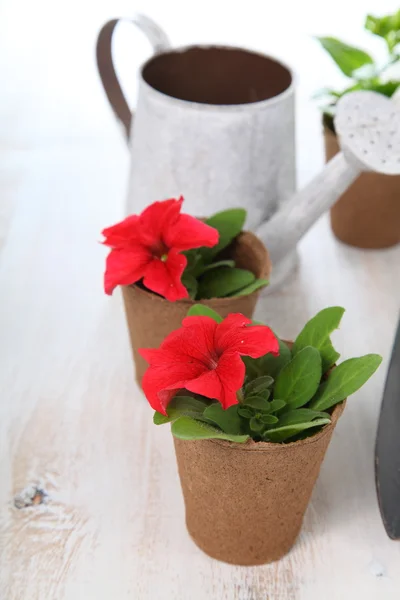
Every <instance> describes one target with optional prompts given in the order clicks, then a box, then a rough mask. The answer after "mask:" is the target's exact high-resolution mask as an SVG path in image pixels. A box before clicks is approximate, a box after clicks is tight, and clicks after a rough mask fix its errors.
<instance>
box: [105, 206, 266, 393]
mask: <svg viewBox="0 0 400 600" xmlns="http://www.w3.org/2000/svg"><path fill="white" fill-rule="evenodd" d="M182 203H183V198H179V199H178V200H175V199H170V200H165V201H162V202H154V203H153V204H152V205H150V206H149V207H148V208H146V209H145V210H144V211H143V212H142V213H141V214H140V215H131V216H130V217H128V218H126V219H125V220H123V221H122V222H121V223H118V224H117V225H113V226H112V227H108V228H107V229H104V231H103V235H104V238H105V240H104V242H103V243H104V244H105V245H106V246H109V247H110V248H111V251H110V253H109V255H108V257H107V260H106V271H105V276H104V288H105V292H106V293H107V294H111V293H112V292H113V290H114V289H115V287H116V286H118V285H120V286H122V293H123V298H124V304H125V312H126V318H127V322H128V328H129V334H130V339H131V344H132V350H133V357H134V362H135V365H136V378H137V380H138V382H139V383H140V382H141V380H142V377H143V373H144V371H145V369H146V367H147V365H146V362H145V361H144V360H143V358H142V357H141V356H140V354H139V353H138V348H140V347H142V346H158V345H159V344H160V343H161V341H162V340H163V339H164V337H165V336H166V335H168V334H169V333H170V332H171V331H173V330H174V329H177V328H178V327H179V326H180V324H181V322H182V319H183V318H184V317H185V316H186V314H187V311H188V309H189V308H190V307H191V306H193V305H194V304H195V303H196V302H201V303H204V304H205V305H207V306H210V307H211V308H214V309H215V310H216V311H217V312H218V313H219V314H221V315H223V316H226V315H227V314H228V313H230V312H240V313H242V314H244V315H246V316H247V317H249V318H250V317H252V315H253V312H254V308H255V305H256V302H257V298H258V295H259V291H260V289H261V288H262V287H263V286H265V285H267V284H268V277H269V273H270V269H271V264H270V260H269V256H268V252H267V250H266V248H265V246H264V245H263V244H262V242H261V241H260V240H259V239H258V238H257V237H256V236H255V235H254V234H252V233H250V232H244V231H243V226H244V222H245V219H246V211H245V210H243V209H240V208H237V209H232V210H225V211H223V212H220V213H218V214H215V215H214V216H212V217H210V218H208V219H204V220H202V219H197V218H194V217H192V216H189V215H187V214H182V213H181V207H182Z"/></svg>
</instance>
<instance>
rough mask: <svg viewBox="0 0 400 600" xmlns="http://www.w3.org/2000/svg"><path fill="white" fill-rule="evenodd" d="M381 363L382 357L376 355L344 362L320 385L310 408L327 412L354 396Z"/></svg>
mask: <svg viewBox="0 0 400 600" xmlns="http://www.w3.org/2000/svg"><path fill="white" fill-rule="evenodd" d="M381 362H382V357H381V356H379V355H378V354H366V355H365V356H361V357H360V358H349V360H345V361H344V362H343V363H342V364H340V365H339V366H338V367H337V368H336V369H334V370H333V371H332V373H331V374H330V376H329V377H328V378H327V380H326V381H325V382H324V383H322V385H320V387H319V389H318V392H317V394H316V395H315V397H314V399H313V401H312V402H311V404H310V407H311V408H313V409H314V410H328V409H329V408H331V407H332V406H334V405H335V404H337V403H338V402H341V401H342V400H344V399H345V398H347V396H350V395H351V394H354V392H356V391H357V390H358V389H360V387H362V386H363V385H364V383H366V382H367V381H368V379H369V378H370V377H371V376H372V375H373V374H374V373H375V371H376V370H377V368H378V367H379V365H380V364H381Z"/></svg>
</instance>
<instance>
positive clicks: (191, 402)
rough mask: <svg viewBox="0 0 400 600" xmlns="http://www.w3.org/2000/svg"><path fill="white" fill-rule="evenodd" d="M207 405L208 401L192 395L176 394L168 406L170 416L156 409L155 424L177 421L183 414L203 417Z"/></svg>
mask: <svg viewBox="0 0 400 600" xmlns="http://www.w3.org/2000/svg"><path fill="white" fill-rule="evenodd" d="M206 406H207V402H205V401H203V400H198V399H197V398H193V397H192V396H175V398H172V400H171V402H170V403H169V405H168V407H167V413H168V416H166V415H162V414H161V413H159V412H157V411H156V412H155V413H154V416H153V423H154V424H155V425H163V424H164V423H170V422H171V421H175V420H176V419H179V417H182V416H187V417H196V418H197V417H201V415H202V414H203V411H204V409H205V407H206Z"/></svg>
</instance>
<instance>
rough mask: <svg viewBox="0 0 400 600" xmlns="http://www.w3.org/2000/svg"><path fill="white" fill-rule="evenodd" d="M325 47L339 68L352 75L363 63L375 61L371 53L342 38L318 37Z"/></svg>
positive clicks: (348, 75) (349, 75)
mask: <svg viewBox="0 0 400 600" xmlns="http://www.w3.org/2000/svg"><path fill="white" fill-rule="evenodd" d="M317 40H318V41H319V42H320V43H321V45H322V46H323V48H325V50H326V51H327V52H328V53H329V54H330V56H331V57H332V58H333V60H334V61H335V63H336V64H337V66H338V67H339V69H340V70H341V71H342V73H344V74H345V75H347V77H351V76H352V75H353V72H354V71H355V70H356V69H359V68H360V67H362V66H363V65H366V64H372V63H373V62H374V61H373V60H372V58H371V57H370V55H369V54H367V53H366V52H364V50H360V48H356V47H354V46H349V45H348V44H345V43H344V42H341V41H340V40H338V39H336V38H333V37H317Z"/></svg>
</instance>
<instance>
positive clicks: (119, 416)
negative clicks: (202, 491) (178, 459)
mask: <svg viewBox="0 0 400 600" xmlns="http://www.w3.org/2000/svg"><path fill="white" fill-rule="evenodd" d="M153 4H154V8H155V10H154V13H155V16H157V10H156V3H153ZM214 4H215V3H213V10H214V11H215V15H216V18H217V20H218V21H217V22H218V23H219V25H218V27H219V28H221V27H222V26H223V23H224V21H223V14H222V12H221V11H220V9H219V8H218V9H217V8H215V5H214ZM23 6H24V7H25V5H23V4H22V2H20V1H18V0H16V1H13V2H11V0H5V1H4V2H3V5H2V11H3V13H4V14H3V17H4V18H2V20H1V23H0V29H1V31H0V33H1V34H4V35H1V36H0V39H1V40H2V41H1V47H2V48H4V49H5V50H8V52H9V55H10V56H11V62H10V63H9V64H10V65H11V67H10V66H9V65H8V64H7V65H6V64H5V62H4V61H3V60H2V61H0V74H1V76H2V78H3V80H4V81H6V80H7V82H9V83H8V86H7V88H6V93H5V95H4V96H3V98H2V111H1V115H0V123H1V126H2V127H1V132H2V133H1V145H0V159H1V160H0V164H1V170H0V188H1V203H0V290H1V297H0V307H1V308H0V332H1V335H0V358H1V363H0V364H1V368H0V390H1V402H0V475H1V485H0V598H1V599H2V600H3V598H4V600H28V598H29V600H39V599H40V600H43V599H44V598H45V599H46V600H47V599H48V600H80V599H82V600H92V599H93V600H103V599H104V600H108V599H109V598H118V600H131V599H134V600H136V599H138V600H146V599H149V600H150V599H154V598H157V599H158V598H160V599H162V600H176V599H185V600H186V598H190V599H191V600H204V599H215V600H266V599H268V600H293V599H295V600H319V599H320V598H324V600H336V599H338V598H348V597H350V596H351V597H354V598H363V599H364V600H375V599H376V598H384V599H385V600H394V599H395V598H396V599H397V598H398V595H399V590H400V569H399V564H400V547H399V545H398V544H397V545H396V544H395V543H393V542H391V541H390V540H389V539H388V538H387V537H386V535H385V532H384V529H383V526H382V523H381V520H380V516H379V511H378V506H377V502H376V496H375V489H374V477H373V446H374V436H375V431H376V425H377V416H378V411H379V403H380V398H381V393H382V387H383V382H384V377H385V369H386V367H387V359H388V354H389V350H390V347H391V343H392V339H393V334H394V327H395V322H396V317H397V310H398V305H399V297H400V287H399V286H400V283H399V282H400V278H399V264H400V261H399V259H400V249H399V248H395V249H391V250H388V251H385V252H362V251H359V250H356V249H352V248H347V247H345V246H343V245H341V244H339V243H337V242H336V241H335V240H334V239H333V237H332V235H331V233H330V229H329V224H328V220H327V218H323V219H322V220H321V221H320V222H319V223H318V224H317V225H316V226H315V227H314V228H313V230H312V231H311V232H310V234H309V235H308V236H307V237H306V238H305V239H304V240H303V241H302V242H301V246H300V255H301V256H300V257H301V262H300V266H299V269H298V271H297V272H296V273H295V274H294V275H293V277H292V279H291V281H290V282H289V283H288V284H287V285H286V286H285V287H284V288H282V289H281V290H280V291H279V292H276V293H274V294H272V295H270V296H268V295H264V296H263V298H262V302H261V303H260V305H259V307H258V311H257V316H258V317H259V318H262V319H265V320H267V321H268V322H269V324H270V325H271V326H272V327H274V328H275V329H276V330H277V331H278V332H279V333H280V334H281V336H282V337H285V338H292V337H293V336H295V335H296V332H297V331H298V330H299V328H300V327H301V325H302V324H303V323H304V321H305V320H306V319H307V318H309V317H310V316H312V315H313V314H314V313H315V312H316V311H317V310H319V309H320V308H322V307H324V306H327V305H333V304H341V305H343V306H345V307H346V309H347V312H346V315H345V317H344V320H343V325H342V328H341V329H340V331H339V332H337V333H336V334H335V342H336V343H337V345H338V347H339V348H341V349H342V351H343V357H347V356H357V355H360V354H363V353H366V352H380V353H381V354H382V355H383V356H384V364H383V366H382V367H381V368H380V370H379V371H378V373H377V375H376V376H375V377H374V378H373V379H372V380H371V382H369V383H368V385H367V386H366V387H365V388H364V390H363V391H361V392H360V393H359V394H357V395H356V396H355V397H354V398H353V399H352V400H351V401H350V402H349V403H348V406H347V408H346V412H345V414H344V416H343V418H342V419H341V422H340V423H339V426H338V428H337V431H336V433H335V436H334V440H333V442H332V445H331V448H330V449H329V452H328V456H327V458H326V461H325V463H324V465H323V469H322V472H321V476H320V478H319V481H318V484H317V486H316V489H315V493H314V495H313V498H312V502H311V505H310V508H309V510H308V512H307V515H306V519H305V523H304V528H303V531H302V534H301V536H300V539H299V541H298V543H297V544H296V546H295V548H294V549H293V551H292V552H291V553H290V554H289V555H288V556H287V557H286V558H284V559H283V560H282V561H280V562H279V563H276V564H274V565H269V566H265V567H259V568H240V567H232V566H228V565H224V564H221V563H218V562H216V561H213V560H211V559H209V558H208V557H207V556H205V555H203V554H202V553H201V552H200V550H198V549H197V548H196V546H194V544H193V543H192V541H191V540H190V539H189V536H188V534H187V532H186V530H185V525H184V513H183V502H182V497H181V491H180V487H179V481H178V477H177V473H176V465H175V458H174V454H173V446H172V440H171V438H170V433H169V431H168V428H167V427H163V428H162V427H160V428H156V427H154V426H153V424H152V418H151V417H152V415H151V411H150V410H149V408H148V406H147V404H146V402H145V400H144V398H143V396H142V394H141V393H140V392H139V390H138V389H137V388H136V386H135V383H134V378H133V372H132V362H131V357H130V349H129V343H128V336H127V332H126V327H125V323H124V315H123V311H122V304H121V298H120V294H119V293H118V292H117V293H116V294H115V295H114V296H113V297H112V298H111V299H110V298H108V297H105V296H104V294H103V291H102V272H103V267H104V256H105V250H104V248H103V247H101V246H100V245H99V244H97V240H98V239H99V232H100V230H101V229H102V227H104V226H105V225H108V224H111V223H112V222H115V221H117V220H118V219H119V218H120V217H121V215H122V214H123V205H124V193H125V182H126V175H127V168H128V156H127V152H126V149H125V146H124V142H123V138H122V136H121V135H120V133H119V132H118V130H117V128H116V127H115V124H114V122H113V120H112V118H111V115H110V113H109V111H108V108H107V105H106V103H105V101H104V99H103V97H102V95H101V90H100V88H99V84H98V81H97V80H96V79H95V76H94V71H93V68H94V63H93V56H92V54H90V53H91V52H92V49H93V41H94V35H95V32H96V29H97V26H98V25H99V24H100V23H101V22H102V21H103V20H105V19H106V18H108V17H109V16H111V14H110V12H109V11H108V9H107V10H106V9H105V8H104V6H101V3H99V7H98V8H96V7H95V6H94V5H92V6H91V8H90V10H89V8H88V9H86V10H85V9H84V7H82V6H81V3H78V2H77V1H76V0H72V3H70V5H69V11H70V12H68V13H67V14H66V15H65V24H66V25H68V24H69V25H72V24H73V22H74V19H75V15H76V14H78V13H79V14H81V15H82V16H81V19H82V20H81V23H80V24H79V26H77V28H76V30H75V40H74V41H75V42H76V44H75V46H74V48H73V49H72V50H71V55H70V56H69V54H68V52H69V51H68V48H69V47H68V45H67V44H66V40H67V37H66V33H65V30H64V29H59V28H58V25H57V27H56V26H55V25H54V23H53V22H52V20H51V17H55V16H57V15H55V14H54V11H53V13H52V12H51V6H52V5H51V3H50V2H46V1H45V0H38V3H35V9H34V10H33V8H32V10H31V12H30V11H29V10H27V13H26V14H25V19H26V20H24V21H23V22H22V23H21V26H20V27H21V30H20V33H21V36H20V37H19V38H18V40H19V41H18V42H17V41H16V39H14V37H13V34H12V33H10V31H11V30H12V27H11V26H12V25H13V24H16V23H17V22H20V15H21V11H22V7H23ZM96 6H97V5H96ZM177 6H178V4H177V2H175V4H174V7H175V8H176V7H177ZM210 6H211V5H210ZM25 8H27V7H25ZM113 10H115V11H116V13H117V12H119V10H121V11H122V10H123V5H122V3H121V4H119V5H118V3H116V6H114V7H113ZM169 10H172V9H171V8H170V9H169ZM276 10H277V11H279V10H281V9H280V8H279V7H277V8H276ZM338 10H339V9H338ZM80 11H82V12H81V13H80ZM160 11H161V8H160ZM31 13H32V14H31ZM37 14H41V15H47V17H46V18H43V23H40V24H39V21H38V18H37V17H36V21H35V23H36V24H37V27H36V28H33V29H32V30H31V28H30V25H29V22H30V19H34V18H35V15H37ZM160 14H161V12H160ZM260 14H261V13H260ZM277 14H278V13H277ZM233 15H234V20H233V22H232V23H233V25H232V27H233V28H235V27H236V28H237V27H238V23H239V24H240V15H239V13H236V12H234V13H233ZM282 16H283V13H282ZM235 19H236V20H235ZM51 23H53V25H54V27H53V28H51V27H50V29H49V25H50V24H51ZM58 23H59V21H58ZM28 25H29V26H28ZM66 25H65V26H66ZM230 26H231V25H229V27H230ZM192 27H193V30H192V31H191V32H189V33H190V35H193V38H195V37H196V29H195V25H193V24H192ZM256 29H257V27H256ZM88 32H89V33H88ZM232 32H233V30H232ZM68 35H69V34H68ZM232 35H233V33H232ZM259 35H260V36H261V31H260V34H259ZM263 35H264V33H263ZM248 36H249V37H250V38H251V33H249V34H248ZM20 40H22V41H23V43H22V42H21V44H22V46H21V47H22V48H23V49H24V52H22V51H21V50H20V45H19V44H20ZM43 40H45V41H46V43H45V41H43ZM261 40H262V37H259V41H260V44H261ZM244 41H245V40H244ZM250 41H251V39H250V40H249V43H250ZM49 44H50V45H49ZM260 47H261V45H260ZM27 48H29V50H27ZM10 53H11V54H10ZM5 54H6V52H3V53H0V56H4V55H5ZM88 56H90V60H89V58H88ZM304 56H306V51H305V50H304ZM81 57H82V58H81ZM71 65H74V67H71ZM68 66H69V68H70V70H69V71H68ZM33 69H36V71H35V74H36V79H35V80H33V79H32V72H33V71H32V70H33ZM74 70H75V71H74ZM11 75H12V77H11ZM50 75H51V77H50ZM10 77H11V78H10ZM51 78H52V79H51ZM50 79H51V81H50ZM77 81H79V85H80V92H79V94H80V95H79V98H78V97H77V96H76V95H75V92H74V90H75V89H76V88H75V87H74V86H75V85H76V82H77ZM10 82H11V83H10ZM303 90H304V88H303ZM86 91H87V95H86ZM303 93H304V91H303ZM307 94H308V91H307ZM307 98H308V95H307ZM307 106H308V105H307ZM301 110H303V113H302V114H306V112H307V111H308V108H303V109H301ZM305 133H307V135H308V133H309V130H308V129H307V132H305ZM317 133H318V132H317V129H315V136H314V137H313V138H311V139H310V140H309V141H308V142H307V143H309V144H310V148H314V144H316V145H317V144H318V140H317V137H316V136H317ZM302 139H303V142H304V143H306V140H308V138H307V136H306V135H304V136H303V137H302ZM305 154H308V155H309V157H311V158H310V159H309V162H308V163H307V162H306V159H305V157H304V156H301V157H300V160H301V161H302V162H301V165H302V166H303V170H302V178H303V179H304V178H305V179H307V178H308V179H309V178H310V176H311V174H312V173H314V172H315V171H316V170H317V169H318V165H319V163H318V161H320V157H319V158H318V157H317V158H315V157H314V158H312V155H313V151H311V150H310V151H309V152H306V153H305ZM32 485H36V486H37V487H39V488H41V489H43V490H45V491H46V494H47V495H48V497H47V502H46V503H43V504H38V505H35V506H32V507H27V508H21V509H17V508H16V507H15V505H14V498H15V496H16V495H17V494H19V493H20V492H21V491H22V490H24V489H26V488H27V487H29V486H32Z"/></svg>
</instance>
